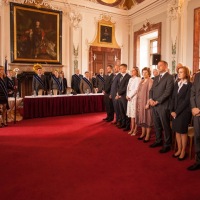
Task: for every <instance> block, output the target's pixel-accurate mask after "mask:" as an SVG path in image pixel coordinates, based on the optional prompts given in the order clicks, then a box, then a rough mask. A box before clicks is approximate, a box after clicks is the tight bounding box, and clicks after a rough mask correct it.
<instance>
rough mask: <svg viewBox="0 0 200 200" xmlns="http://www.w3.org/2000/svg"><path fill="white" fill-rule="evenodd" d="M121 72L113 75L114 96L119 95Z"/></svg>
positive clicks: (111, 89)
mask: <svg viewBox="0 0 200 200" xmlns="http://www.w3.org/2000/svg"><path fill="white" fill-rule="evenodd" d="M121 76H122V75H121V73H118V74H117V75H113V80H112V84H111V88H110V95H111V97H112V98H115V97H116V95H117V89H118V84H119V81H120V77H121Z"/></svg>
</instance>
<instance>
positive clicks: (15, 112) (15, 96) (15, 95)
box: [14, 74, 18, 124]
mask: <svg viewBox="0 0 200 200" xmlns="http://www.w3.org/2000/svg"><path fill="white" fill-rule="evenodd" d="M16 81H17V74H16V76H15V86H14V87H15V88H14V98H15V110H14V124H16V115H17V89H18V87H17V83H16Z"/></svg>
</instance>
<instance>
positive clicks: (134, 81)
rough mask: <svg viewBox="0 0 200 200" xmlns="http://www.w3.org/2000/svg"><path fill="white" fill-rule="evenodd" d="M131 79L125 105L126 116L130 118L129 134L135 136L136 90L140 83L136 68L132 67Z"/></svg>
mask: <svg viewBox="0 0 200 200" xmlns="http://www.w3.org/2000/svg"><path fill="white" fill-rule="evenodd" d="M131 76H132V77H131V78H130V79H129V82H128V86H127V92H126V99H127V101H128V103H127V113H126V115H127V116H128V117H130V118H131V130H130V132H129V134H131V135H136V131H137V126H136V124H135V117H136V99H137V89H138V85H139V83H140V81H141V78H140V74H139V69H138V67H133V69H132V71H131Z"/></svg>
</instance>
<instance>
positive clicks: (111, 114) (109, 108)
mask: <svg viewBox="0 0 200 200" xmlns="http://www.w3.org/2000/svg"><path fill="white" fill-rule="evenodd" d="M104 103H105V108H106V113H107V117H108V118H109V119H114V107H113V102H112V99H110V98H109V94H104Z"/></svg>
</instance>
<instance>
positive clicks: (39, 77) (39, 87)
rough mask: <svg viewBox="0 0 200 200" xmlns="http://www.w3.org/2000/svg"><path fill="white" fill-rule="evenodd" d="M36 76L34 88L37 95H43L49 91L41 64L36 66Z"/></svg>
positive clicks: (34, 77)
mask: <svg viewBox="0 0 200 200" xmlns="http://www.w3.org/2000/svg"><path fill="white" fill-rule="evenodd" d="M34 69H35V71H36V74H35V75H34V76H33V82H32V88H33V92H34V91H35V92H36V95H42V94H44V92H45V91H46V90H47V89H46V88H47V84H46V77H45V75H44V74H43V72H42V66H41V65H39V64H36V65H34Z"/></svg>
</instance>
